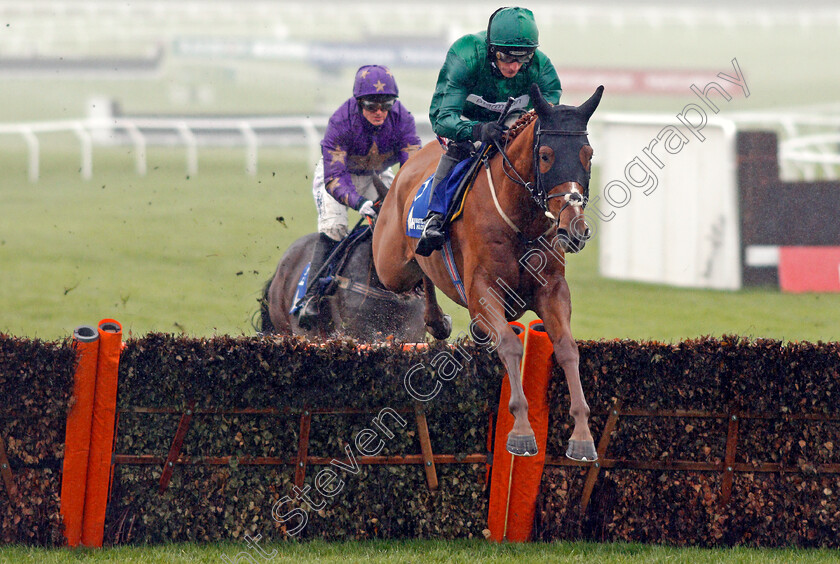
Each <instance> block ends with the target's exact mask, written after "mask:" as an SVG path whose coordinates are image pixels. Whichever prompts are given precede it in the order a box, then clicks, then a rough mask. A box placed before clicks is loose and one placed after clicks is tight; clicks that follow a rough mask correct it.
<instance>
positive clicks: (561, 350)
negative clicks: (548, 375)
mask: <svg viewBox="0 0 840 564" xmlns="http://www.w3.org/2000/svg"><path fill="white" fill-rule="evenodd" d="M554 357H555V358H556V359H557V364H559V365H560V366H564V365H566V364H568V363H570V362H571V363H575V364H577V363H578V361H579V360H580V353H579V352H578V346H577V343H576V342H575V340H574V339H572V338H571V337H561V338H560V339H559V340H558V341H557V342H556V343H555V344H554Z"/></svg>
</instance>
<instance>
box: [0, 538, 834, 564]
mask: <svg viewBox="0 0 840 564" xmlns="http://www.w3.org/2000/svg"><path fill="white" fill-rule="evenodd" d="M262 548H263V550H264V551H265V553H266V554H267V555H269V556H271V558H262V557H260V556H259V555H258V554H257V553H256V552H253V551H252V552H251V555H252V556H253V557H254V560H255V561H258V562H278V563H279V562H294V563H298V562H303V563H306V562H319V563H320V562H364V563H370V564H374V563H386V564H387V563H400V564H402V563H405V562H416V563H427V562H467V563H472V562H499V563H501V562H511V563H514V562H515V563H517V564H522V563H528V562H580V563H596V562H597V563H598V564H628V563H645V564H649V563H659V562H680V563H687V564H689V563H690V564H704V563H716V562H735V563H743V564H790V563H815V564H817V563H828V562H836V561H837V559H838V557H840V553H838V551H831V550H803V549H778V550H769V549H752V548H732V549H701V548H675V547H666V546H656V545H640V544H624V543H614V544H611V543H603V544H596V543H587V542H573V543H548V544H546V543H534V544H505V545H498V544H492V543H489V542H485V541H480V540H470V541H467V540H463V541H423V540H413V541H361V542H333V543H326V542H322V541H312V542H287V543H281V544H266V545H264V546H262ZM246 550H247V546H246V545H245V544H244V543H239V544H237V543H220V544H213V545H204V546H199V545H194V544H178V545H163V546H151V547H122V548H113V549H104V550H98V551H97V550H88V549H85V550H43V549H30V548H19V547H3V548H0V563H6V562H9V563H18V562H33V563H35V562H37V563H39V564H42V563H43V564H62V563H65V562H80V561H84V562H97V563H103V564H104V563H111V562H114V563H116V562H119V563H142V564H157V563H161V564H162V563H167V564H170V563H171V564H180V563H184V564H186V563H193V562H214V563H217V562H223V560H222V559H221V556H222V555H224V556H225V557H226V558H228V559H230V560H233V561H236V560H235V558H236V556H237V555H238V554H241V553H242V552H244V551H246ZM273 551H276V553H274V552H273ZM241 562H250V561H249V560H247V559H246V558H245V557H244V556H242V560H241Z"/></svg>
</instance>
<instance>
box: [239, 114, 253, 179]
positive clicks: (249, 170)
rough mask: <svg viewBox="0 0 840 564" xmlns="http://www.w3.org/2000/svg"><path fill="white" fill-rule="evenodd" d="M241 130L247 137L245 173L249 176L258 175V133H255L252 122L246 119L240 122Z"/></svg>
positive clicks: (244, 136)
mask: <svg viewBox="0 0 840 564" xmlns="http://www.w3.org/2000/svg"><path fill="white" fill-rule="evenodd" d="M239 131H241V132H242V137H243V138H244V139H245V173H246V174H248V175H249V176H256V175H257V134H256V133H254V130H253V128H252V127H251V124H249V123H248V122H245V121H241V122H239Z"/></svg>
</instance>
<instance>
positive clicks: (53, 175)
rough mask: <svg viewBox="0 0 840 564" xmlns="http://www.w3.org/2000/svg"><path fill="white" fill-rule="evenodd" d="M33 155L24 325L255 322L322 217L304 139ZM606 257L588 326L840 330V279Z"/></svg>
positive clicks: (4, 248)
mask: <svg viewBox="0 0 840 564" xmlns="http://www.w3.org/2000/svg"><path fill="white" fill-rule="evenodd" d="M45 145H46V144H45ZM25 162H26V159H25V154H24V152H23V151H22V150H19V149H17V148H15V147H7V149H6V150H5V151H3V153H2V155H0V166H2V169H3V170H4V171H5V174H4V175H3V177H2V178H0V190H1V191H2V194H3V222H2V225H0V272H2V274H0V332H4V333H8V334H12V335H18V336H26V337H33V338H40V339H46V340H54V339H61V338H64V337H66V336H68V335H71V334H72V331H73V329H74V328H75V327H77V326H78V325H82V324H95V323H97V322H98V321H99V320H100V319H102V318H106V317H110V318H114V319H117V320H118V321H120V322H121V323H122V324H123V328H124V332H125V333H126V334H128V335H134V336H142V335H144V334H146V333H148V332H152V331H154V332H165V333H184V334H187V335H194V336H211V335H215V334H230V335H253V334H254V330H253V328H252V327H251V319H252V315H253V314H254V312H255V311H256V309H257V299H258V297H259V296H260V292H261V289H262V286H263V284H264V282H265V281H266V280H267V279H268V278H269V277H270V276H271V275H272V273H273V271H274V268H275V266H276V263H277V261H278V260H279V258H280V255H281V254H282V251H283V250H285V248H286V247H287V246H288V245H289V244H290V243H291V242H292V241H293V240H294V239H295V238H297V237H299V236H301V235H303V234H305V233H307V232H309V231H311V230H313V229H314V225H315V211H314V204H313V202H312V196H311V191H310V187H309V186H310V185H309V183H310V180H309V178H310V171H309V167H308V166H307V163H306V157H305V152H304V151H303V150H297V149H292V150H285V151H282V152H281V151H279V150H264V151H263V152H262V153H261V154H260V162H259V172H258V174H257V176H255V177H250V176H247V175H245V174H244V154H241V153H239V152H235V151H227V150H218V149H213V150H211V149H208V150H202V151H201V152H200V154H199V171H198V174H197V175H195V176H194V177H192V178H187V176H186V174H185V172H184V170H185V164H184V162H185V159H184V154H183V152H182V151H181V150H179V149H174V150H162V149H152V150H150V152H149V156H148V163H149V173H148V174H147V176H145V177H141V176H138V175H137V174H136V173H135V172H134V170H133V161H132V158H131V155H129V154H128V152H127V149H105V148H100V149H96V150H95V153H94V170H93V178H92V179H91V180H83V179H81V177H80V175H79V174H78V167H79V164H78V155H77V153H76V152H75V151H71V150H70V149H69V148H68V147H67V145H65V144H58V143H56V144H55V145H53V146H50V145H46V146H45V148H44V154H43V155H42V164H41V168H42V177H41V180H40V181H39V182H37V183H34V184H32V183H29V182H28V180H27V178H26V171H25ZM596 183H597V179H596ZM278 218H282V221H279V220H278ZM597 257H598V249H597V239H596V241H595V244H590V245H589V246H587V248H586V249H585V250H584V251H583V252H582V253H580V254H579V255H576V256H570V257H569V259H568V269H567V273H568V278H569V283H570V286H571V289H572V298H573V304H574V313H573V317H572V324H573V325H572V327H573V331H574V334H575V336H576V337H577V338H579V339H615V338H619V339H640V340H659V341H678V340H680V339H684V338H691V337H698V336H701V335H713V336H720V335H723V334H738V335H745V336H750V337H756V338H759V337H761V338H774V339H780V340H810V341H818V340H823V341H829V340H837V339H840V325H838V324H837V323H836V319H837V318H838V317H839V316H840V295H837V294H804V295H790V294H782V293H780V292H779V291H778V290H776V289H772V288H766V289H748V290H743V291H739V292H725V291H702V290H686V289H678V288H671V287H665V286H658V285H650V284H640V283H629V282H619V281H614V280H607V279H604V278H601V277H600V276H599V274H598V268H597ZM444 308H445V309H446V310H447V311H448V312H449V313H451V314H452V315H453V318H454V319H455V330H454V332H453V335H457V334H458V333H459V332H461V331H465V330H466V328H467V326H468V324H469V318H468V315H467V312H466V310H464V309H462V308H460V307H458V306H455V305H454V304H452V303H451V302H448V303H445V305H444ZM533 318H534V317H533V316H530V317H526V318H525V319H526V321H527V320H530V319H533Z"/></svg>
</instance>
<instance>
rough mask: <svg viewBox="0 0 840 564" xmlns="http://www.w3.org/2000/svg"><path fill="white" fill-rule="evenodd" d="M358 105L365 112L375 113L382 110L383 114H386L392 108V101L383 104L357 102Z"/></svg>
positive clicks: (366, 101)
mask: <svg viewBox="0 0 840 564" xmlns="http://www.w3.org/2000/svg"><path fill="white" fill-rule="evenodd" d="M359 104H360V105H361V106H362V109H363V110H367V111H369V112H376V111H379V110H382V111H383V112H388V111H390V110H391V108H392V107H393V106H394V100H388V101H385V102H371V101H370V100H359Z"/></svg>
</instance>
